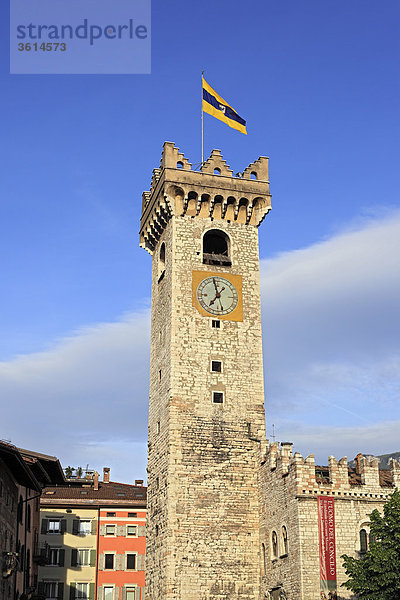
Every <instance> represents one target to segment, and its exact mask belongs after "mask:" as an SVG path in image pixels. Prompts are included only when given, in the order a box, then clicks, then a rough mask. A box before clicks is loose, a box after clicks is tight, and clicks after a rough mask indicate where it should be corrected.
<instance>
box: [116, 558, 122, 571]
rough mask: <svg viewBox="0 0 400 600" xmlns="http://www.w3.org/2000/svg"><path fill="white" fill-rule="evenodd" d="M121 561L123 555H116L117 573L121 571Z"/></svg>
mask: <svg viewBox="0 0 400 600" xmlns="http://www.w3.org/2000/svg"><path fill="white" fill-rule="evenodd" d="M121 559H122V555H121V554H115V556H114V569H115V571H120V570H121V562H122V561H121Z"/></svg>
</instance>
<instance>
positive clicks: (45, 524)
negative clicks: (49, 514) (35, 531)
mask: <svg viewBox="0 0 400 600" xmlns="http://www.w3.org/2000/svg"><path fill="white" fill-rule="evenodd" d="M48 523H49V520H48V519H42V528H41V530H40V533H42V534H45V533H47V531H48V529H49V525H48ZM43 585H44V584H43Z"/></svg>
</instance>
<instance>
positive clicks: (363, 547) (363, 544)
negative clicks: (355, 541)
mask: <svg viewBox="0 0 400 600" xmlns="http://www.w3.org/2000/svg"><path fill="white" fill-rule="evenodd" d="M367 550H368V536H367V532H366V531H365V529H361V531H360V552H361V554H365V553H366V552H367Z"/></svg>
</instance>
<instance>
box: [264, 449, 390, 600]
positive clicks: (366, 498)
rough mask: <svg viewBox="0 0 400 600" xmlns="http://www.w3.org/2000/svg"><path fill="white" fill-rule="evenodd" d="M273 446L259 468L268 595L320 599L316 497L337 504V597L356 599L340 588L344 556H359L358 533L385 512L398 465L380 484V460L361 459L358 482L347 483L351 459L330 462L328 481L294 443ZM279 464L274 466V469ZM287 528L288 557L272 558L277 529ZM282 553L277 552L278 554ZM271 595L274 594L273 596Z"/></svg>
mask: <svg viewBox="0 0 400 600" xmlns="http://www.w3.org/2000/svg"><path fill="white" fill-rule="evenodd" d="M278 446H279V445H278V444H277V443H276V444H275V443H274V444H271V445H270V446H269V449H268V451H267V455H266V458H265V460H264V461H263V464H262V466H261V478H262V483H263V489H262V493H263V496H264V506H262V507H261V510H262V521H261V523H262V527H263V528H265V529H264V530H263V535H262V540H263V539H264V540H266V545H267V547H268V550H267V561H266V577H265V593H266V597H269V596H268V593H271V592H272V590H275V589H278V588H282V589H284V590H285V592H286V595H287V598H288V600H298V599H299V598H300V599H301V600H316V599H317V598H319V597H320V574H319V537H318V505H317V498H318V496H329V497H332V498H334V500H335V538H336V569H337V585H338V598H341V599H347V598H353V596H352V594H351V592H349V591H348V590H346V589H345V588H343V587H341V584H342V583H343V582H344V581H346V574H345V572H344V569H343V567H342V562H343V561H342V559H341V556H342V555H343V554H350V555H352V556H355V557H359V556H360V536H359V533H360V530H361V529H362V528H365V529H366V530H367V531H368V530H369V527H368V523H369V517H368V515H369V514H370V513H371V512H372V511H373V510H374V509H375V508H377V509H378V510H379V511H382V508H383V505H384V504H385V502H386V501H387V499H388V497H389V495H390V493H391V492H392V491H393V489H394V487H395V486H397V487H399V485H400V471H399V465H398V464H397V463H396V462H393V465H392V469H391V473H390V474H388V476H386V481H388V480H391V484H387V483H386V484H385V485H384V486H382V485H381V481H380V475H379V469H378V462H379V461H378V459H372V460H371V459H367V458H365V457H361V459H360V463H359V471H360V472H359V477H358V479H359V480H360V481H359V483H358V484H352V483H351V480H350V479H349V469H348V465H347V459H346V458H343V459H341V460H340V461H337V460H336V459H335V458H334V457H330V458H329V467H328V469H325V477H324V478H322V479H323V480H321V478H320V477H319V475H320V473H318V470H319V469H320V468H318V467H317V469H316V467H315V461H314V456H313V455H310V456H308V457H307V458H306V459H304V458H303V457H302V456H301V455H300V454H299V453H295V454H294V456H293V455H292V451H291V445H287V444H285V445H283V446H282V448H281V449H279V447H278ZM274 465H276V467H274ZM286 523H287V524H288V555H287V557H282V558H281V557H280V556H278V558H277V559H274V557H273V556H272V555H271V535H272V531H273V530H278V528H279V527H281V526H282V524H283V525H285V524H286ZM278 554H279V553H278ZM272 597H273V594H272Z"/></svg>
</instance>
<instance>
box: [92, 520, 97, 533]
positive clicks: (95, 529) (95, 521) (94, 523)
mask: <svg viewBox="0 0 400 600" xmlns="http://www.w3.org/2000/svg"><path fill="white" fill-rule="evenodd" d="M91 529H92V535H96V533H97V520H96V519H93V520H92V526H91Z"/></svg>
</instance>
